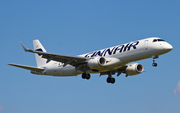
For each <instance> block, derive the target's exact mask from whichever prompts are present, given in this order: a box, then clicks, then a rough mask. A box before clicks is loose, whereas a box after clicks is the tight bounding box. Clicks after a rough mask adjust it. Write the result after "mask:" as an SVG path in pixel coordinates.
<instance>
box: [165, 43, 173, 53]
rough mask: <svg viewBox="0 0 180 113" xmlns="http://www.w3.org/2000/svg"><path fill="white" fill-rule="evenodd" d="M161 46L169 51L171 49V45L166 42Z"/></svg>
mask: <svg viewBox="0 0 180 113" xmlns="http://www.w3.org/2000/svg"><path fill="white" fill-rule="evenodd" d="M163 48H164V49H165V50H167V51H171V50H172V49H173V47H172V45H171V44H169V43H166V44H165V45H164V46H163Z"/></svg>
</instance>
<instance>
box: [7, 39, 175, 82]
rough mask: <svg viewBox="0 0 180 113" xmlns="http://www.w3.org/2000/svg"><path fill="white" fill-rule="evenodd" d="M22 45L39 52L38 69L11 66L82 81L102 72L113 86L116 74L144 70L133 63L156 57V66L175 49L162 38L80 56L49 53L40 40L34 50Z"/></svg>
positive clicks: (35, 41)
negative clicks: (79, 78)
mask: <svg viewBox="0 0 180 113" xmlns="http://www.w3.org/2000/svg"><path fill="white" fill-rule="evenodd" d="M20 44H21V46H22V48H23V49H24V51H25V52H30V53H35V57H36V63H37V67H32V66H26V65H19V64H8V65H11V66H15V67H19V68H23V69H27V70H30V71H31V73H32V74H37V75H50V76H64V77H66V76H77V75H79V74H82V78H83V79H87V80H89V79H90V77H91V75H90V74H93V73H100V76H102V75H108V77H107V79H106V81H107V83H111V84H114V83H115V78H113V77H112V75H115V74H117V76H119V75H120V74H121V73H125V74H126V77H128V76H134V75H137V74H140V73H142V72H143V71H144V67H143V66H142V65H141V64H139V63H131V62H134V61H138V60H143V59H147V58H153V64H152V65H153V66H154V67H156V66H157V63H156V62H155V61H156V59H157V58H159V56H160V55H162V54H165V53H167V52H169V51H171V50H172V49H173V47H172V45H170V44H169V43H168V42H166V41H165V40H163V39H161V38H158V37H151V38H146V39H142V40H138V41H133V42H129V43H126V44H122V45H117V46H114V47H109V48H106V49H102V50H97V51H94V52H90V53H86V54H82V55H78V56H67V55H61V54H53V53H48V52H46V50H45V49H44V47H43V46H42V44H41V43H40V41H39V40H34V41H33V45H34V50H31V49H28V48H26V47H25V46H24V45H23V44H22V43H21V42H20ZM129 63H131V64H129Z"/></svg>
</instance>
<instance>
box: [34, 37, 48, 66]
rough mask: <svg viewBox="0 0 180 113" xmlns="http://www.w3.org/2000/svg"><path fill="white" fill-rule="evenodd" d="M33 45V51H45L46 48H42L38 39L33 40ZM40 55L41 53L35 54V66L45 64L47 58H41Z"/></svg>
mask: <svg viewBox="0 0 180 113" xmlns="http://www.w3.org/2000/svg"><path fill="white" fill-rule="evenodd" d="M33 45H34V50H35V51H41V52H46V50H45V49H44V47H43V46H42V44H41V42H40V41H39V40H34V41H33ZM41 56H42V55H40V54H35V57H36V63H37V67H41V66H43V65H45V64H46V61H47V60H46V59H44V58H41Z"/></svg>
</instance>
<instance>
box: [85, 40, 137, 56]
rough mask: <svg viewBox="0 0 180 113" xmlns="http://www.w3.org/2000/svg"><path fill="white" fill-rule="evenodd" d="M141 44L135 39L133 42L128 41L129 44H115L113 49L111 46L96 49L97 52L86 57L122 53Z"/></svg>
mask: <svg viewBox="0 0 180 113" xmlns="http://www.w3.org/2000/svg"><path fill="white" fill-rule="evenodd" d="M138 44H139V41H135V42H132V43H128V44H123V45H119V46H115V47H113V48H112V49H111V48H107V49H104V50H99V51H95V52H91V53H88V54H86V55H85V57H88V58H91V57H96V56H101V57H103V56H106V55H107V54H108V55H114V54H116V53H118V52H119V53H122V52H126V51H129V50H131V49H132V48H133V49H137V47H136V46H137V45H138Z"/></svg>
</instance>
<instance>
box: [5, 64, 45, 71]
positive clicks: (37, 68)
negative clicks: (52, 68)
mask: <svg viewBox="0 0 180 113" xmlns="http://www.w3.org/2000/svg"><path fill="white" fill-rule="evenodd" d="M8 65H11V66H15V67H19V68H23V69H27V70H31V71H43V70H44V69H43V68H39V67H31V66H25V65H18V64H8Z"/></svg>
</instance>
